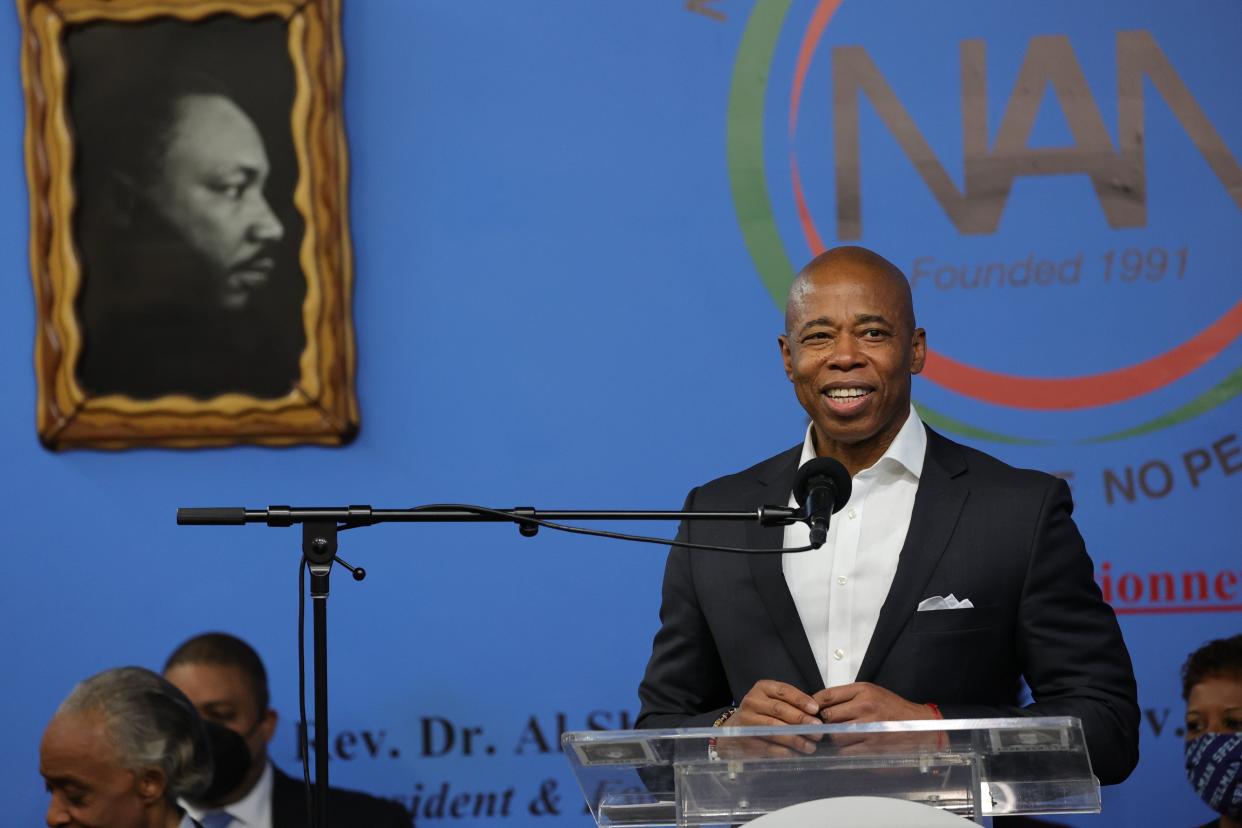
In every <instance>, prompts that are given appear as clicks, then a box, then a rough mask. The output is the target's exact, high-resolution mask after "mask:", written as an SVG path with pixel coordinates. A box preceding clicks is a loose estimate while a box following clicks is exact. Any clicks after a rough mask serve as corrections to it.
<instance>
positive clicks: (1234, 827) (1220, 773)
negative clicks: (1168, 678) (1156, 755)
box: [1182, 634, 1242, 828]
mask: <svg viewBox="0 0 1242 828" xmlns="http://www.w3.org/2000/svg"><path fill="white" fill-rule="evenodd" d="M1182 698H1183V699H1184V700H1185V701H1186V776H1187V778H1189V779H1190V784H1191V786H1192V787H1193V788H1194V789H1195V792H1196V793H1197V794H1199V797H1200V798H1201V799H1202V800H1203V801H1204V802H1206V803H1207V804H1208V807H1210V808H1211V809H1212V810H1213V811H1216V812H1217V813H1218V814H1220V817H1218V818H1217V819H1215V820H1213V821H1211V822H1209V823H1207V824H1206V825H1204V826H1203V828H1242V634H1240V635H1235V636H1232V637H1230V638H1220V639H1217V640H1216V641H1209V642H1208V643H1207V644H1204V645H1203V646H1202V647H1200V648H1199V649H1198V650H1195V651H1194V652H1193V653H1191V654H1190V658H1188V659H1186V663H1185V664H1184V665H1183V666H1182Z"/></svg>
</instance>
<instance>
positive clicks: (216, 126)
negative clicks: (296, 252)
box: [145, 95, 284, 309]
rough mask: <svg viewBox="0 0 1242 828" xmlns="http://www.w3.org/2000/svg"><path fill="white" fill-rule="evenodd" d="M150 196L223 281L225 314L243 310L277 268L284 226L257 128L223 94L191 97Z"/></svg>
mask: <svg viewBox="0 0 1242 828" xmlns="http://www.w3.org/2000/svg"><path fill="white" fill-rule="evenodd" d="M167 140H168V144H167V146H166V148H165V150H164V153H163V156H162V162H161V163H160V164H159V166H158V169H157V170H156V171H155V175H154V177H153V180H151V181H150V182H149V184H148V185H147V187H146V193H145V194H146V197H147V200H148V201H149V203H150V204H151V205H152V207H153V208H154V210H155V212H156V213H157V214H158V215H159V216H160V217H161V218H162V219H163V220H164V221H165V222H166V223H167V224H168V225H170V226H171V227H172V228H173V229H174V230H176V231H177V233H178V235H180V236H181V238H182V240H183V241H184V242H185V243H186V244H187V245H188V246H189V247H190V248H191V249H192V250H193V251H195V252H196V253H198V254H199V256H200V257H201V258H202V260H203V261H204V262H205V263H206V264H207V265H208V267H209V268H210V269H211V270H212V271H213V273H214V274H215V276H216V277H217V279H218V282H217V284H216V285H215V291H216V299H217V300H218V301H219V304H220V306H221V307H223V308H226V309H228V308H242V307H245V306H246V304H247V303H248V301H249V299H250V295H251V293H252V292H254V291H256V290H259V289H261V288H262V287H263V286H264V285H266V284H267V282H268V280H269V279H270V278H271V274H272V270H273V269H274V267H275V256H274V247H275V243H276V242H278V241H280V239H281V237H282V236H283V235H284V227H283V226H282V225H281V223H280V221H279V219H277V218H276V215H275V214H274V213H273V212H272V209H271V207H270V206H269V205H268V203H267V199H266V198H265V197H264V195H263V187H264V185H265V184H266V182H267V176H268V172H269V164H268V159H267V152H266V151H265V150H264V147H263V139H262V137H261V136H260V135H259V131H258V130H257V129H256V128H255V125H254V123H253V122H252V121H251V120H250V118H249V117H247V116H246V114H245V113H244V112H242V110H241V109H240V108H238V107H237V105H236V104H234V103H233V102H232V101H230V100H229V99H228V98H225V97H223V96H222V95H187V96H185V97H183V98H181V99H180V100H179V101H178V102H177V104H176V107H175V114H174V120H173V124H172V127H171V128H170V130H169V133H168V137H167Z"/></svg>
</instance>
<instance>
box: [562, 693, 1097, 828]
mask: <svg viewBox="0 0 1242 828" xmlns="http://www.w3.org/2000/svg"><path fill="white" fill-rule="evenodd" d="M791 735H801V736H808V737H811V738H812V739H813V740H814V739H818V741H817V742H816V745H815V750H814V752H813V753H809V754H804V753H793V752H791V751H789V750H787V749H783V748H781V747H780V746H779V745H778V744H776V743H774V742H773V741H772V739H773V737H788V736H791ZM562 746H563V747H564V750H565V755H566V756H567V757H569V762H570V764H571V765H572V767H573V770H574V775H575V776H576V777H577V780H578V784H579V785H580V786H581V787H582V793H583V795H584V796H585V797H586V801H587V805H589V806H590V808H591V815H592V816H594V817H595V821H596V822H597V823H598V824H599V825H600V826H601V828H646V827H647V826H651V827H652V828H654V826H672V825H676V826H698V825H734V824H738V823H743V822H749V821H750V820H752V819H755V818H757V817H760V816H763V815H765V814H767V813H770V812H774V811H777V810H779V809H781V808H785V807H788V806H791V805H797V804H799V803H802V802H809V801H812V800H819V799H825V798H830V797H842V796H878V797H889V798H897V799H904V800H907V801H909V802H917V803H921V804H924V805H929V806H932V807H935V808H940V809H942V810H945V811H949V812H952V813H955V814H958V815H961V816H963V817H966V818H968V819H971V820H974V821H975V822H978V823H982V822H983V821H984V819H985V818H986V817H994V816H1002V815H1007V814H1057V813H1098V812H1099V810H1100V786H1099V782H1097V781H1096V779H1095V777H1094V776H1093V775H1092V773H1091V763H1090V760H1089V759H1088V757H1087V747H1086V743H1085V741H1084V740H1083V734H1082V726H1081V724H1080V722H1079V720H1078V719H1076V718H1060V717H1057V718H1016V719H958V720H944V721H917V722H877V723H874V724H853V725H799V726H790V727H774V728H769V727H763V728H759V727H747V728H728V727H725V728H688V729H685V730H625V731H590V732H574V733H566V734H565V735H564V736H563V737H562Z"/></svg>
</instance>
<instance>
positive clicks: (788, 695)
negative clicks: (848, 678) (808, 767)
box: [721, 679, 937, 756]
mask: <svg viewBox="0 0 1242 828" xmlns="http://www.w3.org/2000/svg"><path fill="white" fill-rule="evenodd" d="M934 718H937V717H936V715H935V713H934V712H933V710H932V708H930V707H928V706H927V705H925V704H916V703H915V702H912V701H907V700H906V699H903V698H902V697H901V696H898V695H897V694H896V693H893V692H892V691H890V690H885V689H884V688H883V687H880V686H878V685H875V684H871V683H869V682H865V681H860V682H854V683H853V684H843V685H840V686H838V687H827V688H825V689H823V690H820V691H819V692H818V693H816V694H815V695H813V696H810V695H807V694H806V693H804V692H802V691H801V690H799V689H798V688H796V687H794V686H793V685H790V684H785V683H784V682H781V681H773V680H770V679H765V680H762V681H758V682H756V683H755V686H754V687H752V688H751V689H750V692H748V693H747V694H746V696H745V697H744V698H743V699H742V703H741V705H739V706H738V708H737V710H735V711H734V712H733V715H731V716H730V717H729V718H728V719H726V720H725V721H724V722H723V725H724V726H725V727H754V726H760V727H762V726H768V727H771V726H776V725H787V724H789V725H800V724H801V725H806V724H821V723H824V724H845V723H849V722H886V721H898V720H911V719H934ZM819 739H820V736H819V735H818V734H811V735H805V736H804V735H790V736H770V737H767V738H765V739H764V740H763V741H764V742H766V743H768V745H769V747H768V749H767V750H765V753H767V755H771V756H779V755H792V754H793V753H795V752H797V753H813V752H814V751H815V744H816V742H818V741H819ZM722 741H724V740H722ZM748 741H749V740H748ZM721 747H723V745H722V746H721ZM724 752H725V751H723V750H722V751H721V753H724Z"/></svg>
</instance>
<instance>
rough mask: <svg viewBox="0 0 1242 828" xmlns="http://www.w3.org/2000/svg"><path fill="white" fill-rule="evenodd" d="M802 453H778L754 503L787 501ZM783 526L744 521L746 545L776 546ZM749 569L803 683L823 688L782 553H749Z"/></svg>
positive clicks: (798, 450) (796, 450)
mask: <svg viewBox="0 0 1242 828" xmlns="http://www.w3.org/2000/svg"><path fill="white" fill-rule="evenodd" d="M801 456H802V447H801V446H797V447H796V448H794V449H793V450H792V451H789V452H786V453H785V454H784V455H781V456H780V458H778V459H779V460H783V461H784V462H781V463H778V464H775V467H774V468H773V471H772V472H771V473H769V474H770V477H769V479H766V480H764V479H760V480H758V481H757V482H758V484H759V492H758V495H757V496H756V498H755V500H756V504H755V505H756V506H759V505H767V506H784V505H785V504H786V503H787V502H788V501H789V493H790V492H791V491H792V490H793V479H794V475H795V474H796V473H797V470H798V460H799V458H800V457H801ZM784 538H785V527H783V526H760V525H759V523H758V522H757V521H756V522H755V523H749V524H747V525H746V547H747V548H748V549H779V548H780V547H781V545H782V544H783V542H784ZM748 557H749V559H750V573H751V577H752V578H754V581H755V588H756V589H757V590H758V592H759V597H760V598H761V599H762V600H763V605H764V607H765V608H766V609H767V611H768V615H769V616H770V617H771V618H772V623H773V625H774V626H775V627H776V630H777V632H778V633H779V634H780V637H781V641H782V643H784V645H785V649H786V650H788V651H789V655H790V657H791V658H792V659H793V661H794V664H795V665H796V666H797V668H798V673H799V674H800V675H801V676H802V681H803V682H804V687H805V689H807V690H808V691H809V692H811V693H814V692H816V691H818V690H821V689H823V686H824V679H823V676H821V675H820V672H819V665H818V664H816V663H815V654H814V653H813V652H812V651H811V642H810V641H808V640H807V637H806V630H805V629H803V627H802V618H801V616H799V615H798V607H797V605H795V604H794V600H793V596H792V595H790V593H789V585H788V584H787V583H786V582H785V573H784V570H782V568H781V557H782V556H781V555H749V556H748Z"/></svg>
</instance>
